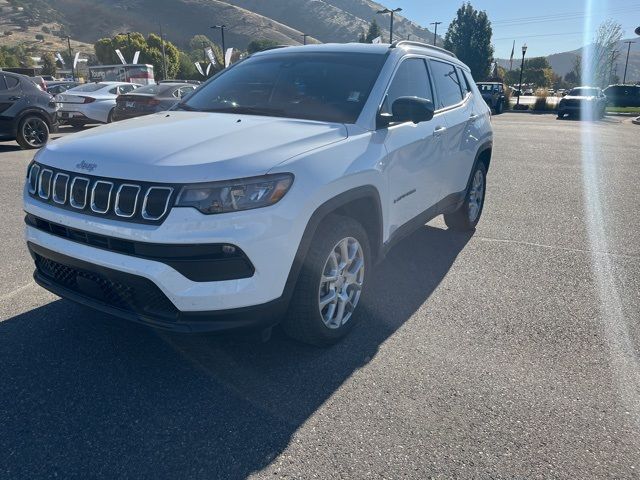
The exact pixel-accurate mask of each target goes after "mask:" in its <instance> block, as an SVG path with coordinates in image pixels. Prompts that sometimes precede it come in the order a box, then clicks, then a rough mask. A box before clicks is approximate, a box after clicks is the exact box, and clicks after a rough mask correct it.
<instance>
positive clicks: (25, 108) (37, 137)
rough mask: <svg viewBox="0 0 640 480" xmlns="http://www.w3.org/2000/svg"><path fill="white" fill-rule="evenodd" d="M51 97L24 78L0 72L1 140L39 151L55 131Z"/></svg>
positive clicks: (54, 108)
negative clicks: (11, 141)
mask: <svg viewBox="0 0 640 480" xmlns="http://www.w3.org/2000/svg"><path fill="white" fill-rule="evenodd" d="M56 112H57V107H56V104H55V102H54V101H53V97H52V96H51V95H49V94H48V93H46V92H43V91H42V90H40V88H38V86H36V84H35V83H33V81H32V80H31V79H30V78H29V77H26V76H24V75H20V74H17V73H9V72H0V140H16V141H17V142H18V144H19V145H20V146H21V147H22V148H40V147H42V146H43V145H44V144H46V143H47V140H49V133H50V132H52V131H54V130H55V128H56V127H57V120H56Z"/></svg>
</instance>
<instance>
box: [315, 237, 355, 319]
mask: <svg viewBox="0 0 640 480" xmlns="http://www.w3.org/2000/svg"><path fill="white" fill-rule="evenodd" d="M364 267H365V265H364V252H363V250H362V246H361V245H360V243H359V242H358V240H356V239H355V238H353V237H347V238H343V239H342V240H340V241H339V242H338V243H336V245H335V246H334V247H333V249H332V250H331V253H330V254H329V256H328V258H327V260H326V262H325V265H324V269H323V270H322V278H321V279H320V288H319V291H318V307H319V309H320V316H321V317H322V321H323V322H324V324H325V325H326V326H327V327H328V328H331V329H336V328H340V327H341V326H342V325H344V324H345V323H347V322H348V321H349V319H350V318H351V315H352V314H353V312H354V310H355V308H356V306H357V305H358V301H359V300H360V294H361V293H362V284H363V280H364Z"/></svg>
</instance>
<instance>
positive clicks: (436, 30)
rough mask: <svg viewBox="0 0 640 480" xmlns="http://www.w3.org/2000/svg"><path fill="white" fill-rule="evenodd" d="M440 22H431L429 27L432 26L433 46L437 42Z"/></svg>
mask: <svg viewBox="0 0 640 480" xmlns="http://www.w3.org/2000/svg"><path fill="white" fill-rule="evenodd" d="M441 23H442V22H431V23H430V24H429V25H434V29H433V45H434V46H435V44H436V41H437V40H438V25H440V24H441Z"/></svg>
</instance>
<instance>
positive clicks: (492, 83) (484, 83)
mask: <svg viewBox="0 0 640 480" xmlns="http://www.w3.org/2000/svg"><path fill="white" fill-rule="evenodd" d="M476 85H502V82H476Z"/></svg>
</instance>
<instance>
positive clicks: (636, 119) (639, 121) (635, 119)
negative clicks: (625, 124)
mask: <svg viewBox="0 0 640 480" xmlns="http://www.w3.org/2000/svg"><path fill="white" fill-rule="evenodd" d="M631 123H635V124H636V125H640V117H638V118H634V119H633V120H631Z"/></svg>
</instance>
